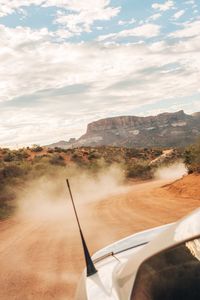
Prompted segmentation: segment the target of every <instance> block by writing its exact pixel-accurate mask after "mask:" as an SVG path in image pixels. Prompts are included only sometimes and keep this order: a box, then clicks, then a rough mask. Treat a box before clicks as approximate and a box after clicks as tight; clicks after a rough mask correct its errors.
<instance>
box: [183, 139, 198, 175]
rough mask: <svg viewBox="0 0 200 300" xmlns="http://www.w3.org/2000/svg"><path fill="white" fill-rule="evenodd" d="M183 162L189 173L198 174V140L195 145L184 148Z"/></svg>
mask: <svg viewBox="0 0 200 300" xmlns="http://www.w3.org/2000/svg"><path fill="white" fill-rule="evenodd" d="M184 162H185V164H186V166H187V168H188V172H189V173H193V172H196V173H200V139H199V140H198V141H197V142H196V143H195V144H193V145H191V146H189V147H188V148H186V150H185V152H184Z"/></svg>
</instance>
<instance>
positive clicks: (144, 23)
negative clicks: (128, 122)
mask: <svg viewBox="0 0 200 300" xmlns="http://www.w3.org/2000/svg"><path fill="white" fill-rule="evenodd" d="M199 12H200V2H199V1H197V0H185V1H184V0H183V1H182V0H176V1H175V0H174V1H173V0H166V1H165V0H163V1H156V0H155V1H152V0H143V1H142V0H141V1H138V0H131V1H130V0H129V1H128V0H122V1H120V0H113V1H109V0H95V1H92V0H84V1H80V0H15V1H11V0H10V1H7V0H0V61H1V64H0V78H1V81H0V89H1V94H0V116H1V122H0V146H1V147H4V146H12V147H17V146H23V145H24V146H26V145H31V144H35V143H37V144H41V145H42V144H48V143H51V142H55V141H58V140H68V139H69V138H71V137H76V138H77V137H79V136H80V135H81V134H83V133H84V132H85V131H86V126H87V124H88V123H89V122H92V121H95V120H97V119H99V118H105V117H110V116H118V115H141V116H146V115H155V114H158V113H162V112H165V111H177V110H180V109H184V111H185V112H186V113H189V114H191V113H193V112H195V111H200V88H199V78H200V51H199V50H200V15H199Z"/></svg>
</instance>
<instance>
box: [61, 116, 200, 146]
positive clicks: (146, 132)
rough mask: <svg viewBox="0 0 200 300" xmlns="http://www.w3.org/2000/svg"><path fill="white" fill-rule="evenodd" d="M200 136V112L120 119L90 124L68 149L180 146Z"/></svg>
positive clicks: (103, 120) (69, 144)
mask: <svg viewBox="0 0 200 300" xmlns="http://www.w3.org/2000/svg"><path fill="white" fill-rule="evenodd" d="M199 136H200V113H195V114H194V115H187V114H185V113H184V111H182V110H181V111H178V112H175V113H162V114H159V115H157V116H148V117H137V116H120V117H113V118H106V119H101V120H98V121H96V122H92V123H90V124H88V127H87V132H86V133H85V134H84V135H83V136H81V137H80V138H79V139H78V140H76V141H73V143H69V142H68V143H66V147H70V146H73V147H77V146H102V145H112V146H124V147H138V148H140V147H177V146H178V147H179V146H185V145H187V144H190V143H192V142H194V141H195V140H196V139H197V138H198V137H199Z"/></svg>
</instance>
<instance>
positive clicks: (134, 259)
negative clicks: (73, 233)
mask: <svg viewBox="0 0 200 300" xmlns="http://www.w3.org/2000/svg"><path fill="white" fill-rule="evenodd" d="M199 235H200V209H198V210H196V211H194V212H193V213H191V214H190V215H189V216H187V217H185V218H183V219H181V220H180V221H178V222H176V223H173V224H168V225H165V226H161V227H156V228H153V229H150V230H147V231H143V232H140V233H137V234H135V235H132V236H129V237H127V238H125V239H123V240H120V241H118V242H116V243H114V244H112V245H109V246H107V247H105V248H103V249H101V250H100V251H98V252H97V253H95V255H94V256H93V259H97V258H98V259H97V261H98V262H96V263H95V266H96V268H97V270H98V273H96V274H95V275H93V276H90V277H86V275H85V271H84V273H83V275H82V279H81V283H80V286H79V289H78V291H77V298H76V299H82V300H84V299H88V300H92V299H96V300H100V299H116V300H122V299H123V300H126V299H127V300H128V299H130V297H131V291H132V288H133V285H134V280H135V277H136V274H137V271H138V268H139V266H140V265H141V263H142V262H143V261H144V260H146V259H147V258H148V257H151V256H152V255H155V254H156V253H158V252H160V251H162V250H164V249H167V248H169V247H172V246H173V245H176V244H178V243H180V242H182V241H185V240H188V239H190V238H192V237H195V236H199ZM126 249H128V250H126ZM112 252H113V254H114V255H112V254H110V255H109V256H107V257H103V258H102V259H100V260H99V258H100V257H101V256H102V255H105V254H106V253H112ZM83 289H85V296H84V297H83V296H81V297H80V295H81V294H82V291H83ZM82 295H83V294H82Z"/></svg>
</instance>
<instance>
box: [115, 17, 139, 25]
mask: <svg viewBox="0 0 200 300" xmlns="http://www.w3.org/2000/svg"><path fill="white" fill-rule="evenodd" d="M135 22H136V20H135V19H134V18H132V19H131V20H129V21H127V20H126V21H123V20H119V21H118V25H122V26H123V25H129V24H134V23H135Z"/></svg>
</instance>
